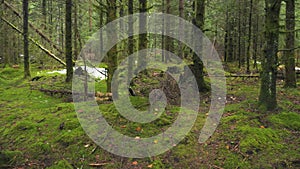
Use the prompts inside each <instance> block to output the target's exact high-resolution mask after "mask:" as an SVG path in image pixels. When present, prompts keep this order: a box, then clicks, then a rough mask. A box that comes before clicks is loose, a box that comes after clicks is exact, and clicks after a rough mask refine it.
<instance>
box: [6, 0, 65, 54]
mask: <svg viewBox="0 0 300 169" xmlns="http://www.w3.org/2000/svg"><path fill="white" fill-rule="evenodd" d="M4 5H5V6H6V7H8V8H9V9H10V10H11V11H13V13H15V14H16V15H17V17H18V18H20V19H23V17H22V15H21V14H20V13H19V12H18V11H17V10H16V9H15V8H14V7H13V6H12V5H10V4H9V3H8V2H6V1H4ZM28 25H29V26H30V27H31V28H32V29H33V30H35V32H36V33H37V34H38V35H40V36H41V37H42V38H43V39H44V40H46V41H47V42H48V43H49V44H50V45H51V46H52V47H53V48H55V49H56V50H57V51H58V52H60V53H61V54H63V53H64V52H63V50H62V49H60V48H59V47H58V46H57V45H55V43H53V42H52V41H51V39H50V38H49V37H47V36H46V35H45V34H44V33H43V32H41V31H40V30H39V29H38V28H36V27H35V26H34V25H33V24H32V23H30V22H28Z"/></svg>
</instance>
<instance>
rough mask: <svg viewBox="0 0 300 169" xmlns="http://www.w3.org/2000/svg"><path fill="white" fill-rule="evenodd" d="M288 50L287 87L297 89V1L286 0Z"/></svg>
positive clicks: (286, 54) (286, 59) (286, 62)
mask: <svg viewBox="0 0 300 169" xmlns="http://www.w3.org/2000/svg"><path fill="white" fill-rule="evenodd" d="M285 25H286V31H287V34H286V40H285V43H286V49H288V50H287V51H285V52H284V55H285V56H284V57H285V58H284V59H285V74H286V78H285V87H292V88H295V87H296V86H297V85H296V72H295V66H296V65H295V50H294V47H295V0H286V24H285Z"/></svg>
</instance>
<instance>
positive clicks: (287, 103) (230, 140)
mask: <svg viewBox="0 0 300 169" xmlns="http://www.w3.org/2000/svg"><path fill="white" fill-rule="evenodd" d="M32 75H33V77H35V76H41V75H43V76H44V77H43V78H41V79H39V80H38V81H30V80H28V79H27V80H26V79H23V78H22V77H23V73H22V69H21V68H20V69H13V68H5V69H0V168H19V169H20V168H52V169H60V168H61V169H66V168H84V169H85V168H124V169H126V168H155V169H160V168H174V169H175V168H192V169H198V168H215V169H221V168H229V169H231V168H240V169H244V168H300V147H299V143H300V97H299V96H300V87H298V88H297V89H285V88H283V85H282V81H280V80H279V81H278V104H279V108H278V109H276V110H275V111H273V112H267V113H262V112H261V111H260V110H259V109H258V106H257V97H258V93H259V80H258V79H255V78H251V79H244V80H243V79H239V78H231V79H227V90H228V91H227V105H226V108H225V111H224V114H223V117H222V119H221V122H220V124H219V125H218V127H217V130H216V131H215V133H214V134H213V136H212V137H211V138H210V139H208V140H207V141H206V142H205V143H204V144H199V143H198V136H199V133H200V130H201V126H203V124H204V122H205V118H206V113H207V111H208V106H209V98H207V99H203V100H202V103H201V108H200V112H199V115H198V118H197V120H196V123H195V125H194V127H193V128H192V130H191V131H190V132H189V134H188V135H187V136H186V138H185V139H184V140H182V141H181V142H180V143H179V144H178V145H177V146H175V147H174V148H173V149H171V150H169V151H167V152H165V153H163V154H161V155H158V156H155V157H149V158H143V159H132V158H124V157H119V156H116V155H113V154H111V153H109V152H107V151H105V150H103V149H102V148H100V147H98V146H97V145H96V144H95V143H94V142H93V141H92V140H91V139H90V138H89V137H88V136H87V135H86V134H85V132H84V130H83V129H82V127H81V125H80V123H79V121H78V119H77V114H76V112H75V109H74V105H73V103H72V102H70V98H68V97H66V96H61V95H59V94H58V95H53V96H51V95H49V94H47V93H43V92H40V91H39V90H36V89H39V88H49V89H53V90H63V89H70V88H71V85H70V84H65V83H64V76H62V75H58V74H51V75H47V74H45V73H44V72H40V71H38V70H37V69H34V70H33V71H32ZM298 80H299V79H298ZM298 86H300V83H299V82H298ZM96 87H97V89H98V90H99V91H105V83H103V82H99V84H98V85H97V86H96ZM135 89H136V90H138V89H139V86H136V87H135ZM131 102H132V104H133V105H143V107H140V109H146V108H147V105H148V104H147V102H148V100H147V99H146V98H144V97H140V96H136V97H131ZM99 107H100V109H101V110H102V112H103V115H104V117H105V118H106V119H107V121H108V122H109V123H110V124H113V125H114V128H115V129H116V130H118V131H120V132H121V133H123V134H126V135H129V136H140V137H147V136H150V135H156V134H158V133H160V132H161V130H162V129H164V128H167V127H169V126H170V125H171V124H172V122H173V121H174V119H176V115H177V111H178V108H176V107H168V110H167V112H168V113H164V115H162V116H161V117H160V119H159V120H157V121H155V122H153V123H150V124H148V125H147V124H139V123H131V122H128V121H126V120H124V119H123V118H122V117H121V116H120V115H119V114H118V112H117V110H116V109H115V107H114V105H113V104H112V103H106V104H100V105H99Z"/></svg>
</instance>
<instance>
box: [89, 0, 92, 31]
mask: <svg viewBox="0 0 300 169" xmlns="http://www.w3.org/2000/svg"><path fill="white" fill-rule="evenodd" d="M92 30H93V10H92V1H91V0H89V31H90V32H92Z"/></svg>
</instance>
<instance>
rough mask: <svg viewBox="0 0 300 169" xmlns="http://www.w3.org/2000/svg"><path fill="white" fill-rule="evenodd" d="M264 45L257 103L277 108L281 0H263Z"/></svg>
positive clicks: (271, 108) (265, 108)
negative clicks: (264, 8) (264, 16)
mask: <svg viewBox="0 0 300 169" xmlns="http://www.w3.org/2000/svg"><path fill="white" fill-rule="evenodd" d="M265 3H266V21H265V41H266V42H265V46H264V56H263V58H262V72H261V75H260V76H261V87H260V95H259V104H260V106H261V108H263V110H273V109H275V108H277V100H276V75H277V64H278V63H277V60H278V59H277V52H278V38H279V13H280V7H281V0H265Z"/></svg>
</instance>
